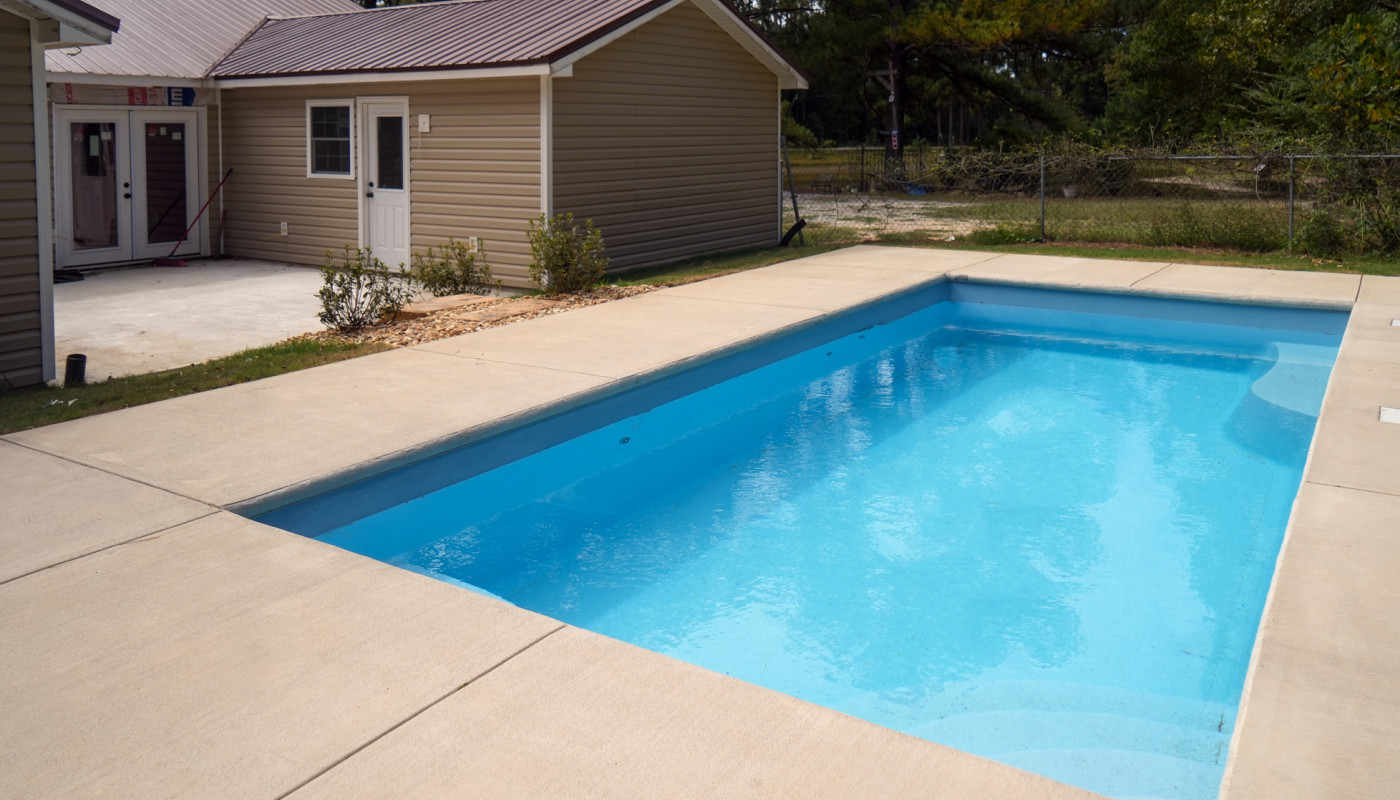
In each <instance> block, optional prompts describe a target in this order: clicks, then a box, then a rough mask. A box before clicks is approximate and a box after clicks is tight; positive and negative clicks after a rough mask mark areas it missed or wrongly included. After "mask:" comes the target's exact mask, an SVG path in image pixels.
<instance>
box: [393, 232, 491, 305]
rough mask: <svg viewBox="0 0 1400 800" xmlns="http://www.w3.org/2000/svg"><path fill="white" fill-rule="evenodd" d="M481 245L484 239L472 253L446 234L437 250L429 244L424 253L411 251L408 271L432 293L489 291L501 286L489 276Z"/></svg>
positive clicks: (480, 292) (435, 295)
mask: <svg viewBox="0 0 1400 800" xmlns="http://www.w3.org/2000/svg"><path fill="white" fill-rule="evenodd" d="M485 246H486V243H485V242H478V249H479V250H480V251H481V253H480V254H478V253H473V252H471V251H470V250H468V249H467V246H466V245H465V244H463V243H462V242H459V241H457V240H455V239H452V238H448V240H447V244H444V245H443V246H442V250H441V251H436V250H433V248H431V247H429V248H428V250H427V252H425V253H414V254H413V269H411V270H410V271H409V274H410V275H411V276H412V279H413V280H415V281H417V282H418V283H421V284H422V285H423V288H425V289H427V290H428V291H429V292H431V293H432V295H433V296H434V297H447V296H448V295H452V294H490V293H491V291H492V290H494V289H499V288H501V282H500V281H499V280H496V279H495V278H493V277H492V276H491V267H490V265H489V264H487V263H486V257H485ZM478 255H480V257H479V258H478Z"/></svg>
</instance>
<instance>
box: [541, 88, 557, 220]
mask: <svg viewBox="0 0 1400 800" xmlns="http://www.w3.org/2000/svg"><path fill="white" fill-rule="evenodd" d="M540 213H541V214H544V215H545V217H546V218H548V217H552V216H554V77H553V76H552V75H549V74H544V75H541V76H540Z"/></svg>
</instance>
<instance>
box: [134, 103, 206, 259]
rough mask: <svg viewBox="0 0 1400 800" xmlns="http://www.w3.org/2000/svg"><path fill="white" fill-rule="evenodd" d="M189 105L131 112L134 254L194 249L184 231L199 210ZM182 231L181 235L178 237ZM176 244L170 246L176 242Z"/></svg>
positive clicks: (179, 252) (196, 160) (194, 242)
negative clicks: (174, 108)
mask: <svg viewBox="0 0 1400 800" xmlns="http://www.w3.org/2000/svg"><path fill="white" fill-rule="evenodd" d="M195 122H196V120H195V115H194V112H192V111H157V110H143V111H132V112H131V175H132V188H133V190H134V191H133V192H132V197H131V205H132V213H131V224H132V234H133V235H132V254H133V256H134V257H135V258H138V259H144V258H164V257H166V256H169V255H172V252H171V251H172V250H174V253H173V254H174V255H177V256H184V255H197V254H198V253H199V237H197V236H195V235H194V234H195V232H194V231H190V235H189V236H187V237H186V236H185V232H186V231H187V230H189V228H190V223H192V222H194V215H195V214H196V213H198V211H199V202H200V201H199V158H198V156H199V151H198V149H197V148H196V147H195V145H196V142H197V137H198V135H199V132H198V126H197V125H196V124H195ZM181 237H184V241H183V242H180V239H181ZM177 242H180V247H179V249H178V250H175V244H176V243H177Z"/></svg>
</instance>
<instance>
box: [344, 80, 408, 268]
mask: <svg viewBox="0 0 1400 800" xmlns="http://www.w3.org/2000/svg"><path fill="white" fill-rule="evenodd" d="M355 104H356V109H357V114H356V117H357V122H358V124H359V126H360V136H359V148H358V149H359V151H360V152H359V154H358V156H359V161H360V164H359V169H358V170H357V175H358V177H357V179H356V185H357V186H358V187H359V191H360V202H359V218H360V234H359V241H360V247H362V248H364V247H369V246H370V239H371V235H370V226H371V225H372V224H373V220H372V219H371V216H372V215H371V214H370V203H369V201H370V197H369V195H370V192H372V191H374V190H373V189H372V188H371V187H370V184H371V183H372V182H373V181H374V180H375V178H376V177H377V176H376V174H375V173H376V172H377V170H376V169H375V165H376V164H377V162H378V159H377V157H376V153H375V150H374V147H375V145H376V143H377V139H378V137H377V135H376V130H375V127H374V125H373V124H371V123H372V120H373V117H374V115H375V113H382V112H385V111H389V112H390V113H398V114H400V115H402V117H403V126H404V127H403V133H404V136H403V202H404V214H403V230H402V234H403V241H404V251H405V258H404V268H405V269H407V268H408V262H409V258H411V256H412V252H413V223H412V219H411V217H412V209H413V203H412V196H411V195H410V191H411V186H410V173H412V169H411V168H410V164H409V155H410V153H411V151H412V148H411V147H409V134H410V131H409V127H408V98H407V97H403V96H397V97H357V98H355ZM376 255H380V254H376ZM386 264H387V261H386ZM388 266H389V267H390V268H391V269H392V268H395V267H397V266H398V265H397V264H388Z"/></svg>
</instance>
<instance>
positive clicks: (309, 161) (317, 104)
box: [306, 98, 356, 181]
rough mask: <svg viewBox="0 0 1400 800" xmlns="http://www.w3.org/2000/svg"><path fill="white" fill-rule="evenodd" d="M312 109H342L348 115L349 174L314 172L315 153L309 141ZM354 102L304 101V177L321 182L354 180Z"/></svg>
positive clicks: (344, 100)
mask: <svg viewBox="0 0 1400 800" xmlns="http://www.w3.org/2000/svg"><path fill="white" fill-rule="evenodd" d="M313 108H344V109H346V110H347V111H348V113H349V115H350V121H349V122H350V144H349V146H350V171H349V172H316V171H315V167H316V153H315V152H314V149H313V144H312V141H311V109H313ZM355 111H356V108H355V100H354V99H353V98H345V99H342V100H307V101H306V177H308V178H320V179H322V180H341V181H353V180H355V161H356V158H355Z"/></svg>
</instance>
